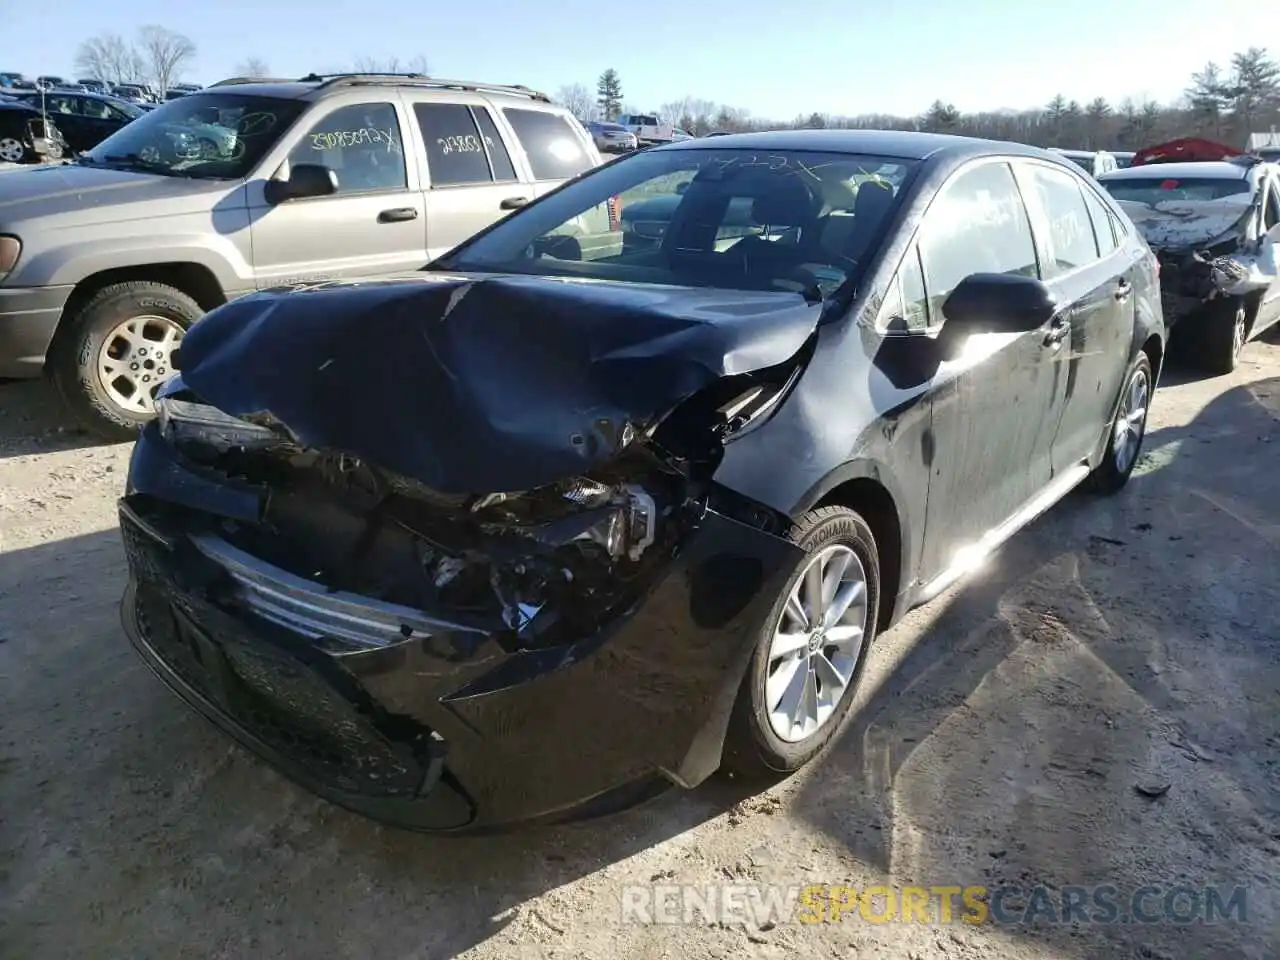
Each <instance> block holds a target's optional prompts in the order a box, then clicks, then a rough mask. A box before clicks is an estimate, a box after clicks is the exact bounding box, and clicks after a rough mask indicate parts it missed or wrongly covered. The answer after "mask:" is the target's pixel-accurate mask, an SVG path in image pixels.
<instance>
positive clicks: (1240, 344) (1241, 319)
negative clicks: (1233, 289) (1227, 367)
mask: <svg viewBox="0 0 1280 960" xmlns="http://www.w3.org/2000/svg"><path fill="white" fill-rule="evenodd" d="M1245 328H1246V317H1245V312H1244V307H1239V308H1237V310H1236V315H1235V319H1234V320H1233V321H1232V325H1231V356H1233V357H1238V356H1240V352H1241V351H1242V350H1244V339H1245Z"/></svg>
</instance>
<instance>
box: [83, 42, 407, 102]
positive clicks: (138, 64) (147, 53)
mask: <svg viewBox="0 0 1280 960" xmlns="http://www.w3.org/2000/svg"><path fill="white" fill-rule="evenodd" d="M195 61H196V45H195V42H194V41H193V40H192V39H191V38H190V37H187V36H185V35H184V34H181V33H178V32H177V31H175V30H170V29H169V28H167V27H162V26H158V25H155V24H152V25H149V26H145V27H141V28H139V30H138V32H137V35H136V36H135V37H134V39H132V40H129V39H127V38H125V37H122V36H121V35H119V34H116V33H108V34H103V35H102V36H99V37H90V38H89V39H88V40H85V41H84V42H82V43H81V44H80V46H79V47H77V48H76V55H75V60H74V61H73V62H74V66H75V69H76V75H77V76H79V77H84V78H86V79H87V78H90V77H91V78H93V79H95V80H105V81H107V82H108V83H113V84H123V83H148V84H150V85H151V86H152V88H153V89H155V90H156V92H157V93H159V94H160V96H162V97H163V96H164V95H165V94H166V93H167V92H168V91H169V90H170V89H171V88H172V87H173V85H174V84H175V83H181V82H182V79H183V77H184V75H186V74H187V73H188V72H189V71H190V70H191V69H192V67H193V66H194V65H195ZM235 70H236V72H235V75H236V76H240V77H267V76H270V75H271V68H270V66H268V65H267V61H266V60H264V59H263V58H262V57H258V56H249V57H245V58H244V59H242V60H241V61H240V62H239V63H237V64H236V67H235ZM429 70H430V66H429V65H428V63H427V58H426V57H424V56H422V55H421V54H418V55H416V56H412V57H408V58H401V57H370V56H361V57H357V58H356V59H355V60H354V61H353V62H352V63H351V64H350V65H349V66H342V67H324V69H322V70H321V72H322V73H342V72H344V71H354V72H356V73H420V74H424V75H425V74H426V73H428V71H429ZM219 79H221V78H219Z"/></svg>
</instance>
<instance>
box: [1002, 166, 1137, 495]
mask: <svg viewBox="0 0 1280 960" xmlns="http://www.w3.org/2000/svg"><path fill="white" fill-rule="evenodd" d="M1015 169H1017V171H1018V174H1019V179H1020V181H1021V183H1022V187H1023V194H1024V196H1026V198H1027V201H1028V208H1029V209H1030V211H1031V214H1032V220H1033V222H1034V223H1035V224H1036V232H1037V235H1039V236H1040V238H1041V240H1042V244H1041V247H1042V267H1041V274H1042V276H1043V277H1044V279H1045V281H1046V282H1047V283H1048V284H1049V285H1050V287H1052V288H1053V290H1054V292H1055V293H1056V294H1057V296H1058V301H1059V302H1060V303H1061V304H1063V311H1064V317H1065V318H1066V320H1067V321H1068V323H1069V324H1070V332H1069V334H1068V336H1067V338H1066V339H1064V340H1063V341H1061V343H1060V344H1059V345H1057V346H1055V347H1054V348H1053V350H1052V351H1051V354H1050V358H1051V361H1052V362H1053V363H1054V364H1056V365H1057V366H1058V367H1059V368H1061V371H1062V374H1061V375H1062V376H1063V377H1064V378H1065V380H1066V396H1065V400H1064V403H1063V407H1062V416H1061V418H1060V419H1059V420H1058V424H1057V429H1056V430H1055V431H1054V433H1055V436H1054V441H1053V466H1054V471H1055V473H1061V472H1062V471H1064V470H1067V469H1070V468H1071V467H1073V466H1076V465H1077V464H1079V463H1080V462H1081V461H1083V460H1086V459H1087V458H1089V457H1090V456H1092V454H1093V453H1094V452H1095V451H1096V450H1097V447H1098V444H1099V443H1100V442H1101V440H1102V438H1103V436H1104V435H1105V433H1106V430H1107V428H1108V426H1109V425H1110V423H1111V417H1112V414H1113V412H1114V408H1115V403H1116V400H1117V398H1118V397H1119V395H1120V388H1121V386H1122V385H1123V383H1124V378H1125V374H1126V373H1127V372H1128V363H1129V356H1130V355H1131V353H1132V350H1133V343H1132V340H1133V331H1134V329H1135V323H1134V310H1135V309H1136V307H1135V298H1134V287H1133V282H1134V276H1135V269H1136V260H1134V259H1133V258H1132V257H1129V258H1128V259H1126V257H1127V256H1128V255H1127V254H1126V253H1125V252H1124V251H1123V250H1121V249H1118V242H1117V238H1116V236H1115V234H1114V233H1113V232H1112V227H1111V218H1110V216H1109V215H1108V213H1107V208H1106V206H1105V205H1104V204H1103V202H1102V200H1101V199H1100V198H1099V197H1098V196H1097V194H1096V193H1095V192H1094V190H1093V188H1092V187H1090V186H1089V185H1088V184H1087V183H1086V182H1085V180H1084V178H1082V177H1080V176H1078V175H1077V174H1076V173H1075V172H1073V171H1069V170H1064V169H1061V168H1058V167H1053V166H1050V165H1048V164H1044V163H1035V162H1031V161H1022V162H1019V163H1018V164H1017V166H1016V168H1015Z"/></svg>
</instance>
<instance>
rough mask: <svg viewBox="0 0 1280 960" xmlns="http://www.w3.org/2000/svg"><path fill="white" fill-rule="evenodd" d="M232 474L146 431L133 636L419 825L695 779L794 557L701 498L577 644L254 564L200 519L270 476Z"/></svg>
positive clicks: (242, 713)
mask: <svg viewBox="0 0 1280 960" xmlns="http://www.w3.org/2000/svg"><path fill="white" fill-rule="evenodd" d="M227 487H228V484H226V483H225V482H218V481H217V480H214V479H209V478H205V477H203V476H201V475H200V474H199V472H197V471H194V470H191V469H188V467H187V465H186V464H184V463H183V462H182V460H181V458H180V456H179V455H178V454H177V453H176V451H174V450H173V449H172V448H171V447H169V445H168V444H166V443H164V441H163V440H161V439H160V438H159V435H158V430H157V428H156V426H155V425H154V424H152V425H149V426H148V427H147V428H145V429H144V431H143V434H142V436H141V438H140V440H139V442H138V444H137V446H136V447H135V451H134V459H133V464H132V465H131V469H130V483H129V493H128V494H127V495H126V497H125V498H124V499H123V500H122V501H121V510H120V520H121V529H122V534H123V538H124V543H125V547H126V553H127V556H128V562H129V571H130V581H129V587H128V589H127V591H126V593H125V597H124V602H123V621H124V626H125V630H126V632H127V633H128V635H129V637H130V640H131V641H132V642H133V644H134V646H135V648H136V649H137V651H138V652H139V654H140V655H141V656H142V658H143V660H144V661H146V662H147V663H148V664H149V665H150V666H151V667H152V669H153V670H154V671H155V672H156V673H157V674H158V675H159V676H160V677H161V679H163V680H164V681H165V682H166V683H167V684H168V685H169V686H170V687H171V688H172V689H173V690H174V691H175V692H177V693H178V694H179V696H181V697H182V698H183V699H185V700H186V701H187V702H188V703H190V704H191V705H192V706H194V707H195V708H196V709H197V710H199V711H200V712H202V713H204V714H205V715H206V716H208V717H210V718H211V719H213V720H214V721H215V722H216V723H218V724H219V725H220V726H222V727H223V728H224V729H226V730H227V731H228V732H230V733H231V734H232V735H233V736H235V737H236V738H237V739H239V740H240V741H241V742H242V743H244V744H245V745H246V746H248V747H249V748H250V749H252V750H254V751H255V752H257V753H258V754H259V755H260V756H262V757H263V759H265V760H267V762H269V763H271V764H272V765H273V766H275V767H277V768H278V769H280V770H281V772H283V773H285V774H286V775H288V776H290V777H291V778H293V779H294V780H296V781H298V782H300V783H301V784H302V785H304V786H306V787H308V788H309V789H311V790H313V791H314V792H316V793H319V794H320V795H322V796H324V797H326V798H328V799H330V800H332V801H334V802H336V803H339V804H341V805H343V806H346V807H348V808H351V809H354V810H356V811H358V812H360V813H363V814H365V815H367V816H370V817H373V818H375V819H379V820H382V821H385V822H388V823H392V824H395V825H398V826H404V827H410V828H414V829H423V830H441V831H457V830H466V829H479V828H494V827H501V826H506V825H510V824H515V823H520V822H525V821H531V820H539V819H561V818H571V817H573V816H575V815H582V814H584V813H589V812H592V811H594V810H596V809H608V808H609V806H610V805H611V804H614V803H616V802H617V799H618V798H619V797H629V796H643V795H647V792H648V786H647V785H651V784H652V783H653V782H654V781H655V779H661V780H662V781H663V782H675V783H678V784H681V785H684V786H693V785H695V784H697V783H699V782H700V781H701V780H703V779H705V778H706V777H707V776H709V775H710V774H711V773H712V772H713V771H714V770H715V768H716V767H717V766H718V765H719V761H720V752H721V748H722V745H723V739H724V732H725V729H726V726H727V723H728V719H729V714H730V712H731V710H732V706H733V702H734V699H735V697H736V693H737V690H738V687H739V685H740V683H741V678H742V676H743V675H744V672H745V669H746V665H747V662H748V659H749V656H750V652H751V649H752V646H753V643H754V640H755V637H756V635H757V631H758V629H759V627H760V625H761V624H762V623H763V622H764V620H765V618H766V617H767V615H768V612H769V610H770V608H771V606H772V603H773V600H774V598H775V597H776V596H777V593H778V592H779V591H780V589H781V587H782V585H783V583H784V582H785V579H786V577H787V575H788V574H789V572H790V570H791V569H792V567H793V564H794V562H796V560H797V559H798V556H799V551H798V550H797V548H796V547H794V546H793V545H792V544H790V543H788V542H787V541H785V540H782V539H780V538H777V537H774V536H771V535H769V534H767V533H764V532H762V531H760V530H757V529H755V528H754V527H751V526H749V525H746V524H743V523H740V522H738V521H735V520H732V519H730V518H728V517H725V516H722V515H720V514H718V513H715V512H713V511H708V512H707V513H706V515H705V516H704V518H703V520H702V521H701V523H700V525H699V527H698V529H697V530H696V531H694V532H693V533H692V534H691V535H690V536H689V538H688V540H687V541H686V543H685V544H684V546H683V548H682V550H681V551H680V553H679V555H678V557H677V558H676V560H675V561H674V562H673V563H672V564H671V565H670V567H669V568H667V569H666V570H665V571H664V572H663V574H662V575H661V577H660V579H659V580H658V582H656V583H653V584H651V585H650V586H649V588H648V590H647V591H646V593H645V595H644V597H643V598H642V599H641V600H640V601H639V602H638V603H637V604H636V605H635V606H634V607H633V609H632V610H631V611H630V612H629V613H628V614H626V615H625V616H623V617H620V618H619V619H617V620H616V621H614V622H612V623H609V624H607V625H605V626H604V627H602V628H601V629H600V630H599V631H598V632H597V633H596V634H594V635H592V636H588V637H583V638H581V639H580V640H578V641H576V642H574V643H572V644H567V645H563V646H559V647H554V648H549V649H542V650H524V651H519V650H513V649H512V648H511V647H510V644H509V641H507V639H506V638H503V637H498V636H493V635H488V634H484V633H480V632H476V631H474V630H471V629H468V628H466V627H463V626H459V625H457V624H454V623H449V622H447V621H445V620H440V619H438V618H432V617H431V615H430V614H429V613H425V612H423V611H416V612H410V613H411V614H412V616H410V613H404V612H403V611H402V612H401V616H402V619H405V620H412V622H411V623H403V624H399V625H397V624H396V623H395V617H392V618H391V619H390V620H388V619H387V616H386V610H385V609H382V607H380V606H378V605H376V604H375V603H374V602H373V601H369V600H367V599H365V598H354V599H353V598H351V597H349V596H346V595H336V597H335V595H333V594H329V593H326V591H325V590H324V589H323V588H318V587H317V585H315V584H310V586H309V587H308V583H309V582H308V581H301V580H299V578H296V577H290V576H289V575H288V574H286V573H285V572H284V571H280V570H278V569H277V568H272V567H269V566H268V565H266V564H262V563H261V562H260V561H259V562H253V563H251V564H250V565H251V566H252V567H253V569H252V570H248V571H246V569H245V566H244V564H243V563H242V562H239V561H243V555H240V556H239V557H235V556H233V555H231V554H228V553H227V552H226V551H225V549H222V548H221V547H219V546H218V542H219V541H218V539H217V537H216V534H211V533H210V532H209V529H208V526H209V524H210V523H212V522H213V521H212V514H217V513H221V514H222V515H223V516H231V517H234V518H237V519H239V520H240V521H241V522H251V517H250V515H251V514H252V512H253V509H254V506H253V505H254V503H255V498H256V497H258V496H260V495H263V492H262V491H258V490H256V489H255V488H252V487H247V486H246V487H244V488H242V489H239V490H236V491H233V493H231V494H229V493H228V491H227ZM197 507H198V508H200V509H198V510H193V509H192V508H197ZM202 524H203V529H202ZM228 557H231V560H230V561H229V560H228ZM251 559H252V558H251ZM308 590H310V592H309V593H308ZM397 627H399V628H398V629H397Z"/></svg>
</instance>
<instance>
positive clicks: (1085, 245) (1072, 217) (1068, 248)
mask: <svg viewBox="0 0 1280 960" xmlns="http://www.w3.org/2000/svg"><path fill="white" fill-rule="evenodd" d="M1029 173H1030V174H1031V182H1032V183H1033V184H1035V191H1036V193H1037V194H1038V195H1039V197H1040V203H1041V206H1042V207H1043V209H1044V212H1045V216H1046V217H1048V219H1049V242H1050V243H1051V244H1052V246H1053V261H1054V262H1053V269H1052V270H1046V271H1045V276H1046V278H1048V277H1050V276H1054V275H1055V274H1059V273H1066V272H1067V271H1069V270H1074V269H1076V268H1077V267H1083V266H1086V265H1088V264H1090V263H1093V262H1094V261H1095V260H1097V259H1098V244H1097V241H1095V239H1094V236H1093V224H1092V222H1091V221H1090V218H1089V209H1088V207H1086V206H1085V202H1084V193H1083V192H1082V191H1081V189H1080V186H1081V185H1080V181H1079V180H1078V179H1077V178H1075V177H1073V176H1072V175H1071V174H1069V173H1066V172H1064V171H1061V170H1053V169H1051V168H1049V167H1041V166H1037V165H1032V166H1031V167H1030V169H1029Z"/></svg>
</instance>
